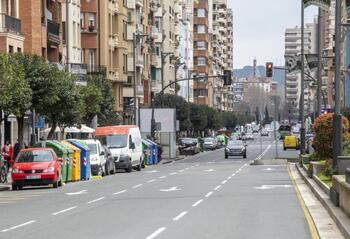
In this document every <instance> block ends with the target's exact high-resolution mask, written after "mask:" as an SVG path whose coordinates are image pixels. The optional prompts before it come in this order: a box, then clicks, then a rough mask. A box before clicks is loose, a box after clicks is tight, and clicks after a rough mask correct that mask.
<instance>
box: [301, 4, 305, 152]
mask: <svg viewBox="0 0 350 239" xmlns="http://www.w3.org/2000/svg"><path fill="white" fill-rule="evenodd" d="M304 41H305V36H304V0H301V54H300V56H301V96H300V118H301V129H300V137H301V147H300V153H301V154H304V153H305V119H304V118H305V116H304V114H305V112H304V107H305V105H304V98H305V95H304V93H305V76H304V73H305V67H304Z"/></svg>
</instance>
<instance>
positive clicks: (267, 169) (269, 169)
mask: <svg viewBox="0 0 350 239" xmlns="http://www.w3.org/2000/svg"><path fill="white" fill-rule="evenodd" d="M272 170H274V169H272V168H265V169H263V171H272Z"/></svg>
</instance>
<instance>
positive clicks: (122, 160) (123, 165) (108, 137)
mask: <svg viewBox="0 0 350 239" xmlns="http://www.w3.org/2000/svg"><path fill="white" fill-rule="evenodd" d="M95 134H96V136H97V137H99V138H100V139H101V141H102V142H103V145H106V146H107V147H108V148H109V149H110V151H111V153H112V155H113V158H114V161H115V166H116V169H124V170H125V171H126V172H131V171H132V169H133V168H135V169H136V170H137V171H141V168H142V165H143V153H142V139H141V133H140V129H139V127H138V126H136V125H119V126H105V127H98V128H97V129H96V133H95Z"/></svg>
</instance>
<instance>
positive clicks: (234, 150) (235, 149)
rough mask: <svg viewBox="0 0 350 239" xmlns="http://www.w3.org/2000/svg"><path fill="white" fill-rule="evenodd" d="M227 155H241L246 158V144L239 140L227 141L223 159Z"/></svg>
mask: <svg viewBox="0 0 350 239" xmlns="http://www.w3.org/2000/svg"><path fill="white" fill-rule="evenodd" d="M229 156H243V158H247V145H244V144H243V142H242V141H240V140H233V141H229V142H228V144H227V146H226V148H225V159H227V158H228V157H229Z"/></svg>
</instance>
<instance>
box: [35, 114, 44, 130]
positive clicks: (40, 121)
mask: <svg viewBox="0 0 350 239" xmlns="http://www.w3.org/2000/svg"><path fill="white" fill-rule="evenodd" d="M35 127H36V128H37V129H44V128H45V117H39V119H38V122H37V123H36V126H35Z"/></svg>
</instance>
